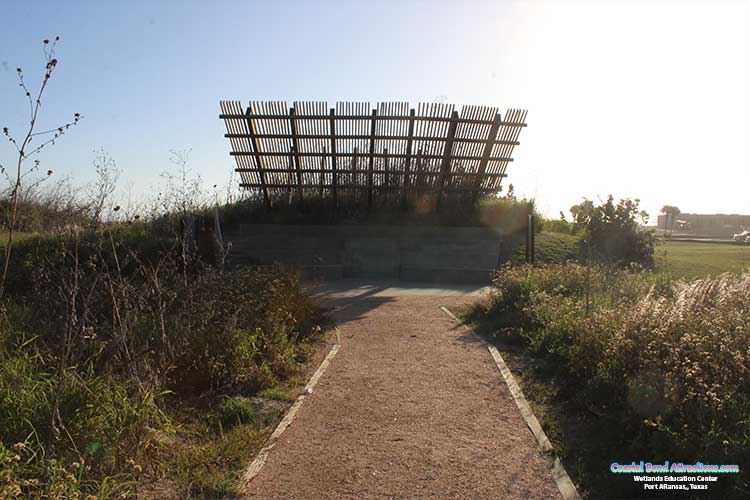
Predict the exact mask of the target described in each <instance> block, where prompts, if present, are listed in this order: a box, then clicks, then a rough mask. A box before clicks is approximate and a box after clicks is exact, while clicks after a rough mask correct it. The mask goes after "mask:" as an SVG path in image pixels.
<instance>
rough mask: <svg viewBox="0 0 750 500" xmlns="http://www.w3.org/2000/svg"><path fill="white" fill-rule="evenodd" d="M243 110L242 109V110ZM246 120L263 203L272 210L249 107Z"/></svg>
mask: <svg viewBox="0 0 750 500" xmlns="http://www.w3.org/2000/svg"><path fill="white" fill-rule="evenodd" d="M240 109H241V108H240ZM245 116H246V120H247V133H248V134H249V135H250V144H251V145H252V147H253V152H254V153H255V155H253V156H254V157H255V166H256V167H257V168H258V177H260V186H261V189H262V190H263V202H264V203H265V205H266V208H271V197H270V196H269V195H268V186H267V185H266V173H265V172H264V171H263V163H262V162H261V158H260V155H259V154H258V153H260V148H259V147H258V138H257V137H255V128H254V127H253V120H252V110H251V109H250V106H248V107H247V111H246V112H245Z"/></svg>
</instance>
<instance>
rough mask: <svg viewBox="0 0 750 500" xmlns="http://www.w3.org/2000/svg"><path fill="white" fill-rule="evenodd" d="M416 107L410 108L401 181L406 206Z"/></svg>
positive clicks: (402, 197)
mask: <svg viewBox="0 0 750 500" xmlns="http://www.w3.org/2000/svg"><path fill="white" fill-rule="evenodd" d="M415 115H416V112H415V111H414V109H410V110H409V134H408V135H409V138H408V139H407V141H406V159H405V160H404V177H403V181H402V182H401V206H402V207H403V208H406V196H407V192H408V191H409V167H410V165H411V148H412V143H413V142H414V116H415Z"/></svg>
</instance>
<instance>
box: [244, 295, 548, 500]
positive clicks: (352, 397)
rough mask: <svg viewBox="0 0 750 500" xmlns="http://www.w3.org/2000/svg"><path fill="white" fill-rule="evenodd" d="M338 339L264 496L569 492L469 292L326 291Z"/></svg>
mask: <svg viewBox="0 0 750 500" xmlns="http://www.w3.org/2000/svg"><path fill="white" fill-rule="evenodd" d="M326 298H327V299H328V300H331V301H333V304H334V305H335V306H336V307H337V310H335V311H334V313H333V315H334V317H335V319H336V320H337V324H338V328H339V331H340V338H341V350H340V351H339V352H338V355H337V356H336V358H334V360H333V362H332V363H331V364H330V366H329V367H328V370H327V371H326V372H325V374H324V375H323V377H322V378H321V379H320V381H319V382H318V385H317V386H316V387H315V390H314V392H313V394H311V395H309V396H308V398H307V399H306V400H305V403H304V405H303V406H302V407H301V409H300V411H299V413H298V414H297V418H296V419H295V420H294V422H293V423H292V424H291V426H290V427H289V428H288V429H287V430H286V432H285V433H284V434H282V435H281V437H280V439H279V441H278V442H277V444H276V446H275V448H273V450H272V451H271V452H270V455H269V457H268V461H267V462H266V464H265V466H264V467H263V468H262V469H261V471H260V473H259V474H258V475H257V476H256V477H255V478H254V479H253V480H252V482H251V483H250V485H249V488H248V498H262V499H264V500H266V499H267V500H282V499H283V500H302V499H304V500H318V499H321V500H322V499H327V500H338V499H347V500H349V499H351V500H365V499H378V500H381V499H382V500H385V499H404V500H405V499H409V500H423V499H425V500H426V499H443V500H447V499H453V500H459V499H461V500H464V499H465V500H481V499H493V500H499V499H503V500H511V499H519V500H520V499H523V500H527V499H548V498H556V499H559V498H561V496H560V493H559V492H558V489H557V487H556V485H555V483H554V481H553V479H552V476H551V474H550V472H549V469H548V467H547V464H546V462H545V460H544V459H543V458H542V456H541V455H540V453H539V451H538V450H537V447H536V444H535V441H534V438H533V436H532V434H531V433H530V431H529V430H528V428H527V427H526V425H525V424H524V421H523V418H522V417H521V414H520V412H519V410H518V408H517V407H516V404H515V403H514V401H513V399H512V397H511V395H510V392H509V391H508V389H507V387H506V385H505V383H504V382H503V379H502V377H501V375H500V373H499V372H498V369H497V367H496V366H495V364H494V362H493V360H492V358H491V356H490V354H489V353H488V352H487V349H486V348H485V347H483V346H482V345H481V344H480V343H479V342H478V341H476V339H475V338H473V336H471V335H469V334H466V333H465V332H464V331H462V330H461V329H459V328H456V326H455V324H454V322H453V321H452V320H451V318H449V317H448V316H447V315H446V314H445V313H443V312H442V311H441V310H440V308H439V307H440V306H447V307H451V306H457V305H459V304H461V303H463V302H465V301H467V300H470V297H468V296H467V295H466V293H464V292H461V293H459V292H456V293H455V294H451V293H450V292H448V293H441V294H435V295H432V296H428V295H425V294H423V293H418V294H413V295H410V294H408V293H392V294H388V293H383V290H382V289H380V290H379V291H378V290H376V291H370V292H368V293H364V294H361V295H360V296H359V297H357V296H356V294H349V295H348V296H338V298H336V297H335V296H334V295H328V296H326Z"/></svg>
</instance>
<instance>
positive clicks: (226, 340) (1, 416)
mask: <svg viewBox="0 0 750 500" xmlns="http://www.w3.org/2000/svg"><path fill="white" fill-rule="evenodd" d="M149 239H150V236H149V233H148V230H147V229H146V228H137V227H135V225H134V226H133V227H131V228H129V229H119V228H118V229H116V230H114V231H109V230H108V231H103V232H97V233H93V232H92V233H87V234H81V235H74V234H71V235H68V236H67V237H63V236H57V237H46V236H45V237H39V238H36V239H33V240H28V241H26V242H23V243H22V244H20V245H19V246H18V247H16V249H15V251H14V253H13V259H14V263H17V264H18V265H19V267H18V268H15V267H14V268H12V269H13V273H12V274H11V276H10V278H11V279H9V280H8V283H7V284H8V287H7V292H8V293H7V294H6V295H5V301H4V302H3V303H2V304H0V393H2V394H4V396H3V397H2V398H0V429H2V431H1V432H0V445H1V446H4V447H5V448H2V447H0V451H1V450H3V449H7V448H8V447H12V446H13V445H14V444H16V443H18V442H27V441H28V442H29V446H33V447H34V450H35V452H34V453H35V455H34V457H36V458H34V459H33V460H30V461H24V462H23V463H22V464H21V465H19V467H18V468H17V470H16V469H14V470H13V471H11V472H7V471H5V470H4V469H0V479H6V476H7V477H9V478H10V479H8V480H7V484H12V485H15V484H22V485H23V484H26V483H23V481H26V480H31V479H36V480H38V482H39V488H37V489H33V488H31V489H23V487H22V491H21V492H20V493H18V495H16V496H18V497H19V498H76V495H79V496H81V495H82V496H81V497H82V498H85V495H86V494H96V495H97V496H98V497H100V498H106V497H107V495H110V494H111V495H114V496H116V497H119V495H120V494H123V493H125V494H126V497H128V495H130V497H132V495H131V493H132V491H134V490H133V488H131V486H132V483H133V482H138V481H140V479H141V478H142V473H143V474H145V473H146V471H145V470H144V471H141V470H140V469H139V467H140V466H139V465H138V466H137V467H136V465H137V464H136V463H135V462H133V460H137V459H138V458H139V457H144V456H145V457H151V458H154V457H156V458H154V460H168V459H167V458H164V456H165V454H166V451H164V448H165V446H164V445H163V443H164V442H165V439H167V440H168V439H173V438H169V436H170V435H171V434H173V433H174V432H175V429H176V428H179V427H180V425H182V424H181V423H180V424H177V425H173V424H172V423H171V420H172V418H173V417H172V415H173V413H174V414H176V415H177V416H178V417H177V418H178V419H179V420H180V421H181V422H183V421H184V420H185V418H186V415H193V414H197V415H203V416H204V417H205V416H206V413H208V414H209V415H211V414H212V413H213V412H212V411H210V410H207V408H212V407H214V408H217V410H216V415H217V416H218V418H219V419H220V420H221V421H222V423H223V424H224V425H225V426H233V425H237V423H247V422H251V421H252V416H253V414H252V406H250V405H249V402H248V401H247V400H245V399H243V396H250V395H252V394H254V393H255V392H257V391H259V390H262V389H264V388H268V387H271V386H274V385H275V384H277V383H279V382H280V381H283V380H284V379H285V378H287V377H289V376H290V375H292V374H294V373H296V372H297V371H298V370H299V367H300V362H301V361H302V360H304V359H306V357H307V355H308V352H309V350H310V349H311V345H312V343H313V342H314V341H315V340H316V339H317V337H318V335H319V333H320V332H321V329H320V326H319V324H320V323H321V322H322V315H321V311H320V310H319V309H318V308H317V307H315V306H314V305H313V304H312V303H311V302H310V301H309V299H308V297H307V296H306V295H305V293H304V292H303V290H302V288H301V286H300V283H299V278H298V276H297V275H296V274H295V273H293V272H291V271H290V270H288V269H286V268H284V267H281V266H267V267H254V268H244V269H235V270H231V271H227V272H223V273H222V272H220V271H218V270H216V269H212V268H207V267H204V266H202V265H201V264H200V262H190V263H189V265H188V266H185V265H184V263H183V261H182V259H181V255H180V252H179V247H177V246H175V245H170V244H169V242H168V241H166V240H156V241H148V240H149ZM218 394H229V395H230V396H229V397H227V398H225V399H223V400H222V402H220V403H218V404H217V405H215V406H214V405H213V403H212V402H214V401H216V399H217V395H218ZM167 396H169V397H167ZM194 406H201V407H202V410H200V411H199V410H198V409H196V408H194ZM201 412H202V413H201ZM216 428H218V426H216ZM209 430H211V431H213V430H214V428H211V429H209ZM165 436H167V437H165ZM205 438H206V437H205V436H201V439H205ZM255 440H256V439H254V440H252V442H251V441H247V440H245V441H242V442H243V443H245V442H247V445H248V446H252V445H253V444H252V443H254V442H255ZM243 446H244V445H243ZM167 448H168V447H167ZM243 449H244V448H243ZM245 451H247V452H249V451H248V450H245ZM238 453H239V452H238ZM160 457H161V458H160ZM81 459H85V460H86V464H87V467H88V468H89V469H87V473H86V478H87V479H86V482H85V483H84V482H83V476H81V477H79V478H77V480H78V481H79V482H78V483H76V484H78V486H75V488H74V487H73V486H71V485H70V484H69V482H62V483H60V482H59V481H58V482H56V481H57V480H56V479H53V478H55V477H58V476H57V475H56V474H58V472H59V473H60V474H59V475H60V477H62V478H63V479H64V478H66V477H68V476H67V474H69V473H70V464H72V463H78V464H80V463H81V462H80V460H81ZM201 463H202V462H201ZM134 464H135V465H134ZM198 466H200V464H197V465H196V467H198ZM144 467H145V464H144ZM63 471H67V472H63ZM2 474H5V476H2ZM3 487H4V486H2V487H0V488H3ZM60 488H62V489H60ZM0 491H2V490H0ZM14 492H15V489H13V490H12V491H11V490H8V491H5V493H7V495H9V497H10V498H13V496H12V495H11V494H14V495H15V493H14ZM107 492H109V493H107ZM55 495H56V496H55Z"/></svg>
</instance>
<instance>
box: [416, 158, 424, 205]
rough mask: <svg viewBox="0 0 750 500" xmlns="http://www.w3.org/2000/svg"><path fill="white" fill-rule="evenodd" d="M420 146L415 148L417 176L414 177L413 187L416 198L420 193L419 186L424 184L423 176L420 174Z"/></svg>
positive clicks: (421, 170) (421, 169)
mask: <svg viewBox="0 0 750 500" xmlns="http://www.w3.org/2000/svg"><path fill="white" fill-rule="evenodd" d="M422 173H423V168H422V148H419V149H418V150H417V178H416V179H415V183H414V187H415V190H416V192H417V198H419V197H420V195H421V194H422V191H421V188H422V186H423V185H424V176H423V175H422Z"/></svg>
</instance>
